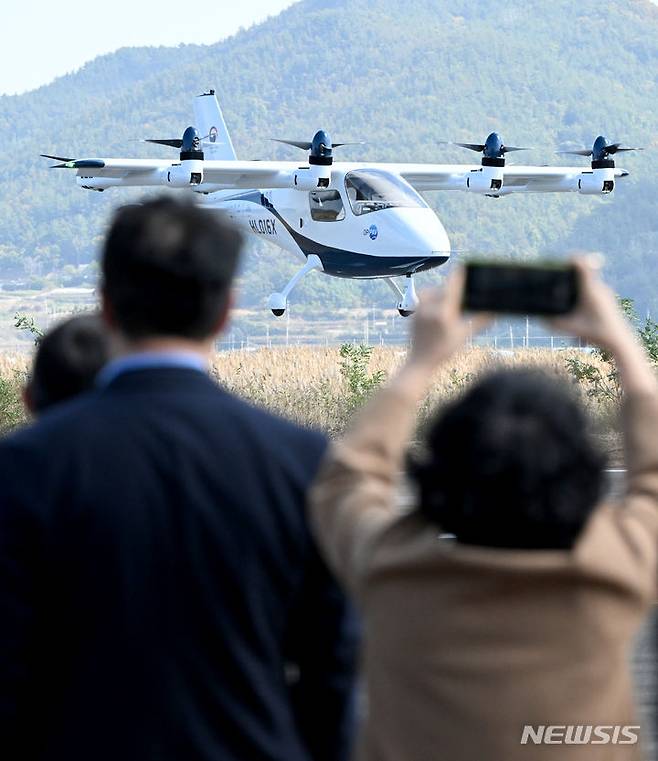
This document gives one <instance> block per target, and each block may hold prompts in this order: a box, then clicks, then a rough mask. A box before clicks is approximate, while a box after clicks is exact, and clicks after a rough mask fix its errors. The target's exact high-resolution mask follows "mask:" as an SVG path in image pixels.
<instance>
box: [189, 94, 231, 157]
mask: <svg viewBox="0 0 658 761" xmlns="http://www.w3.org/2000/svg"><path fill="white" fill-rule="evenodd" d="M194 120H195V122H196V128H197V129H198V130H199V133H200V134H201V135H202V136H203V139H202V143H203V152H204V154H205V156H206V158H207V159H216V160H223V161H230V160H232V159H236V158H237V156H236V155H235V150H234V149H233V143H232V142H231V137H230V135H229V134H228V130H227V129H226V122H225V121H224V117H223V116H222V110H221V109H220V107H219V103H218V102H217V97H216V95H215V91H214V90H210V91H209V92H205V93H203V95H198V96H197V97H196V98H195V99H194Z"/></svg>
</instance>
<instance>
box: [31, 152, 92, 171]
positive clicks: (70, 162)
mask: <svg viewBox="0 0 658 761" xmlns="http://www.w3.org/2000/svg"><path fill="white" fill-rule="evenodd" d="M39 155H40V156H41V157H42V158H44V159H54V160H55V161H61V162H62V163H61V164H53V165H52V166H51V167H50V168H51V169H103V167H104V166H105V162H104V161H103V160H102V159H67V158H64V157H63V156H51V155H49V154H48V153H40V154H39Z"/></svg>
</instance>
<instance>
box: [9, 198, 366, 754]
mask: <svg viewBox="0 0 658 761" xmlns="http://www.w3.org/2000/svg"><path fill="white" fill-rule="evenodd" d="M239 244H240V241H239V237H238V235H237V233H235V232H234V231H233V230H232V229H231V228H229V227H228V226H226V225H225V224H223V223H221V222H220V221H218V219H217V218H216V216H215V215H214V214H213V213H211V212H208V211H207V210H202V209H197V208H194V207H193V206H191V205H187V204H183V203H180V202H177V201H174V200H171V199H157V200H154V201H149V202H147V203H145V204H143V205H140V206H131V207H125V208H123V209H121V210H120V211H119V212H118V213H117V215H116V217H115V219H114V222H113V224H112V227H111V229H110V231H109V234H108V236H107V240H106V243H105V248H104V251H103V256H102V299H103V315H104V319H105V321H106V322H107V324H108V325H109V326H110V329H111V332H112V333H113V337H114V338H115V339H116V342H117V345H118V347H119V349H120V356H119V357H118V358H117V359H115V360H113V361H112V362H110V363H109V364H108V365H106V367H105V368H104V369H103V371H102V372H101V373H100V375H99V378H98V382H97V390H96V391H94V392H92V393H89V394H86V395H83V396H82V397H80V398H79V399H77V400H76V401H72V402H66V403H62V404H59V405H57V406H55V407H54V408H53V409H52V411H50V412H48V413H46V414H45V415H44V416H43V417H42V418H41V420H40V421H39V422H38V423H37V424H36V425H34V426H32V427H31V428H27V429H24V430H23V431H20V432H19V433H16V434H14V435H13V436H11V437H9V438H8V439H6V440H5V441H4V442H2V443H0V758H3V759H7V761H10V760H11V761H19V760H22V759H30V761H32V760H33V759H34V760H36V759H39V761H42V760H43V761H46V760H47V761H54V760H57V761H59V760H60V759H61V760H62V761H63V760H64V759H66V761H78V760H79V761H83V760H84V761H91V759H94V761H105V760H107V761H110V760H111V761H133V760H134V761H156V759H157V761H174V759H175V760H176V761H183V760H184V761H211V760H212V761H238V760H239V761H261V760H262V761H265V760H267V761H309V760H310V759H312V760H313V761H320V760H321V761H325V760H326V761H333V760H334V759H344V758H346V756H347V755H348V752H349V740H350V735H351V696H352V686H353V684H352V680H353V671H354V644H355V643H354V639H355V637H354V621H353V619H352V617H351V614H350V612H349V610H348V608H347V605H346V602H345V600H344V598H343V596H342V594H341V593H340V592H339V590H338V588H337V587H336V585H335V583H334V581H333V580H332V578H331V577H330V576H329V574H328V571H327V570H326V568H325V566H324V565H323V564H322V561H321V560H320V559H319V556H318V554H317V551H316V548H315V546H314V544H313V542H312V540H311V538H310V535H309V531H308V528H307V525H306V522H305V519H304V494H305V491H306V488H307V485H308V484H309V481H310V480H311V478H312V477H313V475H314V473H315V470H316V467H317V465H318V463H319V460H320V458H321V456H322V454H323V451H324V448H325V442H324V439H323V437H322V436H320V435H318V434H316V433H312V432H310V431H307V430H304V429H301V428H299V427H297V426H294V425H292V424H290V423H288V422H285V421H283V420H280V419H278V418H276V417H273V416H272V415H269V414H267V413H266V412H264V411H262V410H259V409H256V408H254V407H252V406H250V405H248V404H246V403H244V402H242V401H240V400H238V399H236V398H235V397H233V396H231V395H230V394H228V393H227V392H226V391H224V390H222V389H221V388H220V387H218V386H217V385H216V384H215V383H214V382H213V381H212V380H210V378H208V376H207V374H206V372H205V370H206V368H207V363H208V357H209V354H210V352H211V350H212V347H213V342H214V338H215V336H216V335H217V333H218V332H219V331H220V330H221V329H222V327H223V326H224V324H225V321H226V318H227V314H228V310H229V303H230V293H229V292H230V284H231V280H232V278H233V274H234V271H235V268H236V263H237V259H238V249H239Z"/></svg>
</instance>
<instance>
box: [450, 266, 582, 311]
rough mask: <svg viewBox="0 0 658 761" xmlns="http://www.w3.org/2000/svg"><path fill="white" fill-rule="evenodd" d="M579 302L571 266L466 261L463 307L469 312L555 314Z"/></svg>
mask: <svg viewBox="0 0 658 761" xmlns="http://www.w3.org/2000/svg"><path fill="white" fill-rule="evenodd" d="M577 301H578V278H577V273H576V271H575V269H574V268H573V267H572V266H571V265H556V264H552V263H551V264H544V265H542V264H508V263H490V262H469V263H468V264H467V265H466V285H465V288H464V303H463V308H464V309H465V310H467V311H471V312H505V313H509V314H526V315H527V314H538V315H557V314H566V313H567V312H570V311H571V310H572V309H573V308H574V307H575V305H576V302H577Z"/></svg>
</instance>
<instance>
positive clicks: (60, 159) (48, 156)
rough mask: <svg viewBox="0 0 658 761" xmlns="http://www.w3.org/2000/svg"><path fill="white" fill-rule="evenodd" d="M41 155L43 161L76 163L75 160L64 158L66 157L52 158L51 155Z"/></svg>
mask: <svg viewBox="0 0 658 761" xmlns="http://www.w3.org/2000/svg"><path fill="white" fill-rule="evenodd" d="M39 155H40V156H41V158H43V159H52V160H53V161H63V162H64V163H66V162H68V161H75V159H67V158H64V156H51V155H50V154H49V153H40V154H39Z"/></svg>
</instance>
